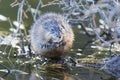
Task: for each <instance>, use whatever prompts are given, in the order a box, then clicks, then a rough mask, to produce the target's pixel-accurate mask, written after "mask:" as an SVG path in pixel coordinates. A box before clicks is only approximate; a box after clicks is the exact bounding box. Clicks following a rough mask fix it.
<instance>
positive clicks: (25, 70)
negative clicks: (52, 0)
mask: <svg viewBox="0 0 120 80" xmlns="http://www.w3.org/2000/svg"><path fill="white" fill-rule="evenodd" d="M28 1H29V2H30V4H31V5H32V6H33V7H36V4H37V3H38V2H37V1H35V0H28ZM45 1H46V2H47V1H49V0H45ZM12 2H14V0H0V14H2V15H4V16H6V17H8V18H10V19H11V21H14V20H16V19H17V10H18V6H16V7H11V6H10V4H11V3H12ZM41 11H42V12H41V13H44V12H61V11H60V8H59V7H58V6H49V7H45V8H42V9H41ZM28 17H29V18H28V19H24V23H25V26H26V28H27V34H29V29H30V26H31V25H32V23H33V19H31V15H30V13H28ZM9 28H10V24H9V22H8V21H0V35H7V34H9V33H10V31H9ZM73 29H74V33H75V41H74V45H73V51H71V52H69V53H71V55H70V56H71V57H74V55H75V53H79V52H80V51H78V49H81V48H83V47H84V45H85V44H86V43H87V42H88V41H91V39H90V38H88V37H87V36H86V35H84V34H81V33H80V31H79V29H78V28H77V27H73ZM0 48H1V49H0V50H2V48H4V46H3V47H0ZM7 49H8V48H7ZM7 49H6V50H7ZM1 56H2V55H1ZM0 60H1V61H3V62H2V63H0V64H1V65H0V69H1V70H2V71H0V77H3V78H4V79H5V80H115V79H112V77H111V76H110V75H107V74H105V73H102V72H99V71H97V70H95V69H91V68H90V69H89V68H82V67H78V66H67V67H65V66H64V67H61V65H58V64H55V65H57V67H56V66H55V67H54V66H52V67H51V66H50V65H48V66H50V67H48V68H46V67H45V66H43V68H42V69H41V68H39V64H37V63H35V62H34V63H32V60H30V59H26V58H20V59H17V58H14V57H13V55H11V57H9V58H6V57H5V58H4V55H3V56H2V58H0ZM17 60H18V62H20V61H21V62H20V63H22V62H23V63H24V64H23V65H21V64H20V65H19V64H16V63H15V62H16V61H17ZM27 61H29V62H28V63H27ZM25 62H26V63H25ZM4 65H5V66H4ZM4 69H5V70H4ZM7 69H8V70H10V72H9V71H7ZM5 71H7V72H5Z"/></svg>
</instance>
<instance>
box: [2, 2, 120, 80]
mask: <svg viewBox="0 0 120 80" xmlns="http://www.w3.org/2000/svg"><path fill="white" fill-rule="evenodd" d="M0 3H2V0H1V1H0ZM10 6H11V7H12V8H13V7H15V8H17V9H18V13H17V15H14V17H16V16H17V20H13V19H11V18H10V17H7V16H4V14H0V22H6V23H9V29H8V30H9V31H8V32H7V33H5V34H4V31H3V32H2V31H1V32H0V61H1V62H0V63H1V65H0V71H1V72H3V73H5V74H4V75H5V76H9V75H11V74H10V73H12V75H13V74H14V75H15V76H17V77H18V74H20V75H21V74H23V75H24V74H25V75H28V73H31V77H32V78H30V80H33V78H35V79H36V80H38V79H41V80H44V78H43V76H45V75H46V74H47V75H48V76H49V77H50V76H52V78H51V77H50V78H51V79H52V80H58V78H56V77H55V74H56V73H58V74H57V76H58V77H59V76H60V77H59V78H60V79H64V80H67V79H69V80H72V79H73V77H71V75H69V73H68V72H65V73H63V72H59V71H64V70H65V67H64V66H62V64H50V65H47V61H48V59H46V58H42V57H41V56H38V55H37V56H36V55H35V52H34V51H33V50H32V49H31V44H30V35H29V30H28V27H27V26H30V25H32V24H34V23H35V22H36V21H37V19H38V17H40V16H41V15H42V14H44V12H48V11H44V10H45V9H46V8H48V9H49V8H50V7H51V6H58V8H60V10H61V11H60V12H59V13H60V14H62V15H63V16H64V18H65V19H66V21H67V22H68V23H69V24H70V25H72V26H73V27H72V28H73V29H74V32H75V39H76V40H75V42H74V43H75V44H77V45H75V46H74V45H73V48H72V49H71V50H70V52H69V53H70V54H68V55H67V58H66V57H65V61H66V63H67V64H68V66H69V67H68V68H70V70H71V71H72V69H73V68H72V67H73V66H74V67H80V68H81V67H84V68H86V67H87V66H86V65H87V64H89V66H92V67H96V69H97V70H102V71H104V72H106V73H109V74H111V75H113V76H116V77H120V75H119V69H118V67H119V65H120V63H119V61H118V60H119V56H117V57H112V58H111V56H110V55H112V54H119V53H120V26H119V25H120V11H119V8H120V1H119V0H51V1H49V2H45V1H44V0H39V1H38V2H37V1H36V6H35V5H32V3H31V2H30V1H29V0H21V1H19V0H15V2H12V3H11V4H10ZM16 6H17V7H16ZM42 9H43V11H44V12H43V11H42ZM51 12H52V11H51ZM57 13H58V12H57ZM29 20H31V22H30V23H29V24H27V23H26V22H27V21H29ZM1 27H2V26H1ZM1 33H2V34H4V35H1ZM84 38H85V39H84ZM88 38H89V40H88ZM56 40H57V39H56ZM87 41H90V42H87ZM106 58H107V59H106ZM106 60H107V61H106ZM84 64H86V65H84ZM93 64H94V65H95V66H94V65H93ZM111 64H114V65H111ZM96 65H97V66H96ZM98 65H100V66H98ZM89 66H88V67H87V68H89ZM25 67H27V68H25ZM28 67H29V69H28ZM113 67H114V68H115V69H114V70H115V71H116V72H114V71H113V69H112V68H113ZM106 68H107V69H106ZM24 69H27V70H24ZM32 69H35V70H34V71H33V72H31V70H32ZM54 69H55V70H56V69H59V70H56V72H55V73H54ZM39 70H40V71H39ZM47 70H48V72H49V70H52V71H50V72H51V74H50V75H49V73H47ZM80 70H82V69H80ZM57 71H58V72H57ZM73 71H74V69H73ZM76 71H79V70H76ZM84 71H85V70H84ZM9 72H10V73H9ZM79 72H80V71H79ZM79 72H78V73H76V74H73V75H74V76H75V75H77V76H78V75H79ZM86 72H87V71H86ZM34 73H35V75H34ZM44 73H45V74H44ZM87 73H88V72H87ZM61 74H63V75H61ZM4 75H3V76H2V77H4ZM36 76H37V77H36ZM61 76H62V78H61ZM49 77H48V78H49ZM45 78H46V77H45ZM11 79H12V78H11ZM27 79H28V78H27ZM75 79H76V78H75ZM77 79H79V78H77ZM77 79H76V80H77ZM12 80H14V79H12ZM91 80H93V79H92V78H91ZM94 80H97V79H94ZM98 80H101V79H98Z"/></svg>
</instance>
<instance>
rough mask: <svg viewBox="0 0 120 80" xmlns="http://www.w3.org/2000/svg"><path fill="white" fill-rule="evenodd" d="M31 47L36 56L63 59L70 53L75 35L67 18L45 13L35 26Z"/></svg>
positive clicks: (32, 32) (32, 30)
mask: <svg viewBox="0 0 120 80" xmlns="http://www.w3.org/2000/svg"><path fill="white" fill-rule="evenodd" d="M30 37H31V46H32V49H33V51H34V52H35V54H39V55H41V56H44V57H47V58H55V57H61V56H62V55H64V54H65V52H67V51H69V50H70V48H71V47H72V44H73V41H74V33H73V30H72V28H71V26H70V25H69V24H68V23H67V21H66V20H65V18H64V17H63V16H62V15H60V14H57V13H45V14H44V15H41V16H40V18H39V19H38V20H36V21H35V23H34V24H33V26H32V28H31V31H30Z"/></svg>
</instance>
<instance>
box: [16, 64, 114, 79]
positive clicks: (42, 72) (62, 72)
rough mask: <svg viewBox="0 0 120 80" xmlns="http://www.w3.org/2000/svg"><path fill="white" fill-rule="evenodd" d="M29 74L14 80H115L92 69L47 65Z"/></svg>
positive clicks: (21, 75) (18, 75)
mask: <svg viewBox="0 0 120 80" xmlns="http://www.w3.org/2000/svg"><path fill="white" fill-rule="evenodd" d="M29 72H30V73H29V74H15V78H16V79H15V80H116V79H115V78H113V77H111V76H109V75H106V74H104V73H103V74H101V73H98V72H97V71H95V70H93V69H85V68H82V67H76V66H72V67H70V66H66V65H65V66H64V65H61V64H51V65H47V66H44V69H41V68H40V67H39V68H34V69H32V70H31V71H29Z"/></svg>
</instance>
